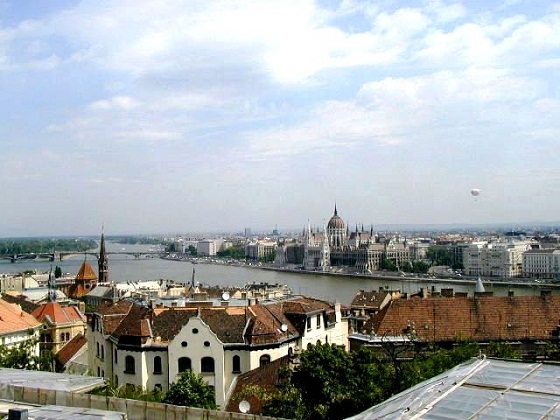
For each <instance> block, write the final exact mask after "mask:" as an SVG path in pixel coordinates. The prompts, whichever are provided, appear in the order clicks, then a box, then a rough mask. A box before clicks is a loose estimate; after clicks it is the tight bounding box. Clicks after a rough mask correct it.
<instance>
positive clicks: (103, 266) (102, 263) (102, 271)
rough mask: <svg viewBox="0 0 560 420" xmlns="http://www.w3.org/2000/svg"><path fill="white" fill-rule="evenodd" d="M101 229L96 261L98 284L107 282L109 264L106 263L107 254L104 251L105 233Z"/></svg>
mask: <svg viewBox="0 0 560 420" xmlns="http://www.w3.org/2000/svg"><path fill="white" fill-rule="evenodd" d="M104 230H105V229H104V228H103V229H101V243H100V244H99V259H98V260H97V264H98V265H97V268H98V273H99V274H98V276H97V278H98V281H99V283H107V282H109V262H108V261H107V252H106V251H105V232H104Z"/></svg>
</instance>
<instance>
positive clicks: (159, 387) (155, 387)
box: [154, 384, 163, 392]
mask: <svg viewBox="0 0 560 420" xmlns="http://www.w3.org/2000/svg"><path fill="white" fill-rule="evenodd" d="M162 390H163V387H162V386H161V384H155V385H154V391H155V392H161V391H162Z"/></svg>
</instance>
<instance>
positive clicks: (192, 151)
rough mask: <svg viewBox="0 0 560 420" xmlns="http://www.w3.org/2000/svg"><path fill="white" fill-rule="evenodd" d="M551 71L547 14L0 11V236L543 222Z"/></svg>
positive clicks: (121, 1)
mask: <svg viewBox="0 0 560 420" xmlns="http://www.w3.org/2000/svg"><path fill="white" fill-rule="evenodd" d="M558 57H560V3H558V2H550V1H521V0H519V1H516V0H510V1H485V2H468V1H464V2H455V1H438V0H434V1H421V2H406V1H379V2H371V1H353V0H347V1H315V2H314V1H307V0H294V1H290V0H282V1H265V0H258V1H249V0H245V1H232V0H228V1H205V2H194V1H178V0H169V1H159V2H153V1H139V0H135V1H128V0H118V1H116V0H115V1H103V2H98V1H87V0H86V1H72V0H64V1H56V2H36V1H22V0H17V1H16V0H0V92H1V93H0V139H1V143H0V144H1V146H2V152H1V153H0V179H1V182H2V187H1V190H0V191H1V192H2V194H1V199H2V206H1V208H2V210H1V211H0V216H1V217H0V237H6V236H39V235H70V234H96V233H99V231H100V230H101V226H102V224H104V226H105V230H106V232H110V233H137V232H189V231H190V232H193V231H197V232H200V231H224V230H241V229H242V228H243V227H247V226H248V227H251V228H253V229H255V230H257V229H265V228H268V229H273V227H274V226H275V225H277V226H278V228H280V229H282V228H298V227H303V225H304V224H305V223H307V220H308V219H309V220H310V221H311V222H312V223H313V224H315V225H319V226H320V225H322V224H323V223H324V222H325V221H326V220H328V219H329V217H330V216H331V215H332V212H333V208H334V203H335V201H336V203H337V206H338V211H339V214H340V215H341V216H342V217H343V218H344V219H345V220H346V221H347V222H348V223H350V224H352V225H353V224H354V223H360V224H361V223H364V224H366V225H369V224H392V225H398V224H460V223H469V224H489V223H511V224H512V225H515V224H516V223H522V222H526V221H540V222H552V221H556V220H558V219H559V218H558V215H557V211H556V209H557V208H558V207H559V205H560V182H558V181H559V179H560V169H558V164H557V155H558V151H559V143H558V138H559V134H560V85H559V76H558V75H559V74H560V59H559V58H558ZM473 188H477V189H480V190H481V191H482V192H481V194H480V195H479V196H477V197H474V196H473V195H471V194H470V192H471V190H472V189H473Z"/></svg>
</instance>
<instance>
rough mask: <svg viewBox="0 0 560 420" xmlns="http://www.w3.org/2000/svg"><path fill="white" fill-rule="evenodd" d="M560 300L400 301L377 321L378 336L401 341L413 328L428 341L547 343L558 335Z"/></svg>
mask: <svg viewBox="0 0 560 420" xmlns="http://www.w3.org/2000/svg"><path fill="white" fill-rule="evenodd" d="M559 320H560V296H519V297H513V296H511V297H509V296H508V297H497V296H484V297H476V298H441V297H439V298H427V299H411V300H406V299H400V300H396V301H393V302H392V303H391V304H390V305H388V306H387V308H386V311H380V312H379V313H378V314H377V315H376V316H375V318H374V320H373V321H372V322H373V324H371V325H370V328H371V327H372V326H373V327H374V331H375V333H377V334H378V335H401V334H403V333H405V331H406V329H407V326H408V325H411V326H413V327H414V330H415V333H416V334H417V336H418V337H419V338H421V339H423V340H427V341H450V340H454V339H456V338H457V337H459V336H460V337H464V338H472V339H474V340H476V341H483V340H523V339H532V340H547V339H550V338H551V337H552V336H553V334H555V333H556V334H557V332H558V324H559Z"/></svg>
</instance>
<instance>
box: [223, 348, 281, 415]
mask: <svg viewBox="0 0 560 420" xmlns="http://www.w3.org/2000/svg"><path fill="white" fill-rule="evenodd" d="M289 360H290V359H289V357H288V356H283V357H281V358H279V359H276V360H273V361H272V362H270V363H268V364H266V365H264V366H260V367H258V368H256V369H253V370H250V371H249V372H245V373H243V374H241V375H239V376H238V377H237V382H236V384H235V388H234V390H233V392H232V393H231V395H232V397H231V398H230V399H229V401H228V403H227V405H226V410H225V411H227V412H233V413H239V403H240V402H241V401H242V400H246V401H248V402H249V404H250V405H251V409H250V410H249V413H251V414H258V413H260V412H261V411H262V401H261V400H260V399H259V398H258V397H256V396H250V395H242V394H241V395H239V393H240V392H242V391H243V388H244V387H246V386H249V385H257V386H259V387H261V388H264V389H266V390H267V391H273V390H274V389H275V388H276V386H277V385H278V384H279V383H280V381H281V375H280V373H281V371H282V369H287V368H288V366H289Z"/></svg>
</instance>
